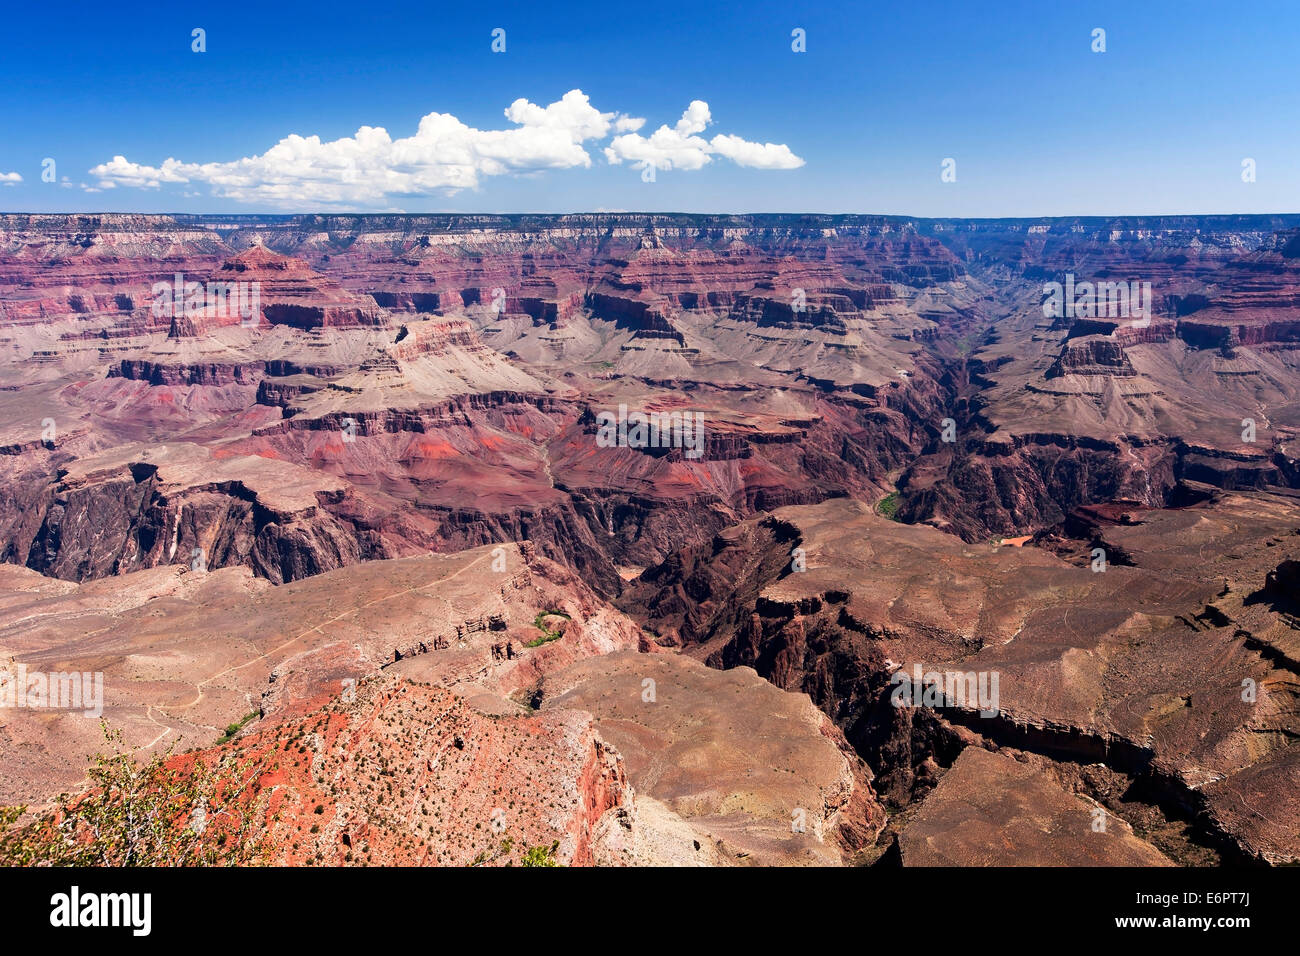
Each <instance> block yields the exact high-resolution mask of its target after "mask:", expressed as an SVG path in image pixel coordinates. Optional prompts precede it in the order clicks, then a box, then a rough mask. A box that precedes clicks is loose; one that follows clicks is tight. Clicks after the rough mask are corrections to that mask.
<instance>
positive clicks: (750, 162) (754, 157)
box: [709, 134, 803, 169]
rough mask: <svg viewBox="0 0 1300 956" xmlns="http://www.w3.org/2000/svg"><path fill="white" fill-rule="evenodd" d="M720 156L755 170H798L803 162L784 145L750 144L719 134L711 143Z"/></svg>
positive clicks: (737, 137)
mask: <svg viewBox="0 0 1300 956" xmlns="http://www.w3.org/2000/svg"><path fill="white" fill-rule="evenodd" d="M709 145H710V146H712V147H713V151H714V152H715V153H717V154H718V155H719V156H725V157H727V159H729V160H731V161H732V162H733V163H736V164H737V165H739V166H753V167H754V168H755V169H798V168H799V167H800V166H802V165H803V160H802V159H800V158H799V157H798V156H796V155H795V154H794V153H792V152H790V147H789V146H786V145H785V144H784V143H779V144H778V143H750V142H747V141H746V140H743V139H741V138H740V137H739V136H729V135H726V134H719V135H717V136H715V137H713V139H712V141H711V142H710V143H709Z"/></svg>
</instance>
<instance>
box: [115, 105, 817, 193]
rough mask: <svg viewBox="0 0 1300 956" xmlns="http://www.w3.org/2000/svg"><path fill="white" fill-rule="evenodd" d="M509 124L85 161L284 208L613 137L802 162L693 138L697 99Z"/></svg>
mask: <svg viewBox="0 0 1300 956" xmlns="http://www.w3.org/2000/svg"><path fill="white" fill-rule="evenodd" d="M504 114H505V118H506V119H507V120H508V121H510V122H511V123H513V124H514V127H513V128H508V129H499V130H481V129H476V128H474V127H472V126H467V125H465V124H464V123H462V122H461V121H460V120H458V119H457V118H456V117H454V116H451V115H450V114H447V113H429V114H428V115H427V116H425V117H424V118H422V119H421V120H420V123H419V126H418V127H417V129H416V132H415V134H414V135H412V136H409V137H406V138H404V139H396V140H395V139H393V138H392V137H390V136H389V134H388V131H387V130H385V129H382V128H380V127H374V126H363V127H361V128H360V129H359V130H357V132H356V133H355V134H354V135H353V136H348V137H344V138H342V139H337V140H333V141H331V142H322V141H321V139H320V137H319V136H300V135H298V134H296V133H295V134H290V135H289V136H286V137H285V138H284V139H282V140H280V142H278V143H276V144H275V145H274V146H272V147H271V148H270V149H268V150H267V151H266V152H264V153H262V154H261V155H257V156H250V157H245V158H243V159H237V160H233V161H231V162H212V163H188V162H182V161H180V160H178V159H175V158H168V159H167V160H165V161H164V162H163V163H162V165H160V166H148V165H144V164H141V163H135V162H132V161H130V160H128V159H127V158H126V157H124V156H114V157H113V159H112V160H111V161H109V162H107V163H102V164H100V165H99V166H96V167H94V168H93V169H91V170H90V173H91V175H92V176H95V177H97V178H98V180H99V182H98V183H97V185H98V187H99V188H100V189H110V188H113V187H114V186H118V185H121V186H129V187H135V188H139V189H158V188H160V187H161V186H162V185H163V184H170V183H187V184H196V183H204V184H207V185H208V186H209V187H210V189H211V191H212V193H213V195H216V196H219V197H221V198H226V199H234V200H239V201H244V202H253V203H266V204H270V205H274V206H279V207H283V208H311V207H319V206H322V205H334V204H342V205H351V206H377V205H386V204H387V200H388V199H389V198H390V197H394V196H413V195H425V194H428V193H430V192H433V191H435V190H442V191H446V192H448V193H454V192H455V191H457V190H460V189H473V188H476V187H477V186H478V185H479V182H480V180H481V179H482V178H483V177H488V176H501V175H508V174H527V173H535V172H540V171H543V170H548V169H572V168H577V167H581V168H586V167H590V166H591V155H590V154H589V153H588V152H587V149H586V148H585V146H584V144H585V143H587V142H588V141H590V140H601V139H604V138H605V137H607V136H609V135H610V134H611V133H615V134H617V135H615V136H614V138H613V140H611V142H610V145H609V146H608V147H607V148H606V149H605V157H606V159H607V160H608V161H609V162H611V163H615V164H617V163H621V162H623V161H625V160H626V161H630V162H632V163H634V164H636V165H637V166H642V165H655V166H657V167H658V168H660V169H699V168H701V167H702V166H704V165H705V164H707V163H708V162H710V159H711V156H712V155H714V154H716V155H720V156H725V157H727V158H729V159H731V160H732V161H733V162H736V163H739V164H740V165H747V166H756V167H758V168H762V169H791V168H794V167H795V166H801V165H803V160H801V159H799V158H798V157H797V156H795V155H794V154H793V153H791V152H790V150H789V149H788V148H787V147H786V146H777V145H774V144H771V143H766V144H759V143H749V142H746V141H745V140H743V139H740V138H739V137H736V136H715V137H714V138H713V141H712V142H709V141H706V140H704V139H702V138H700V137H699V136H697V135H695V134H697V133H700V132H702V131H703V130H704V129H705V127H706V126H708V125H709V124H710V123H711V117H710V115H709V107H708V104H707V103H704V102H703V101H701V100H695V101H693V102H692V103H691V105H690V106H689V107H688V108H687V110H686V112H684V113H683V114H682V118H681V119H680V120H679V121H678V122H677V124H676V126H675V127H673V128H672V129H669V128H668V127H667V126H662V127H660V128H659V129H658V130H656V131H655V132H654V133H653V134H652V135H651V136H650V137H648V138H646V137H643V136H641V135H640V134H639V133H637V130H639V129H641V127H642V126H643V125H645V120H644V119H639V118H636V117H632V116H625V115H623V114H618V113H602V112H600V111H599V110H597V109H596V108H595V107H594V106H592V105H591V102H590V100H589V99H588V97H587V95H586V94H585V93H583V92H582V91H581V90H570V91H569V92H568V93H566V94H564V96H563V97H561V98H560V99H559V100H557V101H556V102H554V103H551V104H550V105H549V106H545V107H542V106H538V105H537V104H535V103H530V102H529V101H528V100H526V99H522V98H521V99H517V100H515V101H514V102H513V103H511V104H510V105H509V106H508V107H506V109H505V111H504Z"/></svg>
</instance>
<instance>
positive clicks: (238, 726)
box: [216, 711, 258, 747]
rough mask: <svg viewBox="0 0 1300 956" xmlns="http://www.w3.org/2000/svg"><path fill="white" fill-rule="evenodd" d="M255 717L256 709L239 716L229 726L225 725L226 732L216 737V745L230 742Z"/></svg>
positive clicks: (256, 715)
mask: <svg viewBox="0 0 1300 956" xmlns="http://www.w3.org/2000/svg"><path fill="white" fill-rule="evenodd" d="M257 717H258V713H257V711H253V712H252V713H248V714H245V715H244V716H243V717H241V718H240V719H239V722H238V723H234V724H230V725H229V726H227V727H226V732H225V733H224V734H222V735H221V736H220V737H219V738H217V744H216V745H217V746H218V747H220V746H221V745H222V744H228V743H230V741H232V740H234V739H235V735H236V734H238V733H239V732H240V731H241V730H243V729H244V728H245V727H247V726H248V724H249V723H250V722H251V721H254V720H256V719H257Z"/></svg>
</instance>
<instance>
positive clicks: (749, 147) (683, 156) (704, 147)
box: [605, 100, 804, 170]
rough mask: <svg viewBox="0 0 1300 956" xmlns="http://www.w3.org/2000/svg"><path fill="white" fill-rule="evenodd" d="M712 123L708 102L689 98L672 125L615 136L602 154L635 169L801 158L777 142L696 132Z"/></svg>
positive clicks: (785, 162)
mask: <svg viewBox="0 0 1300 956" xmlns="http://www.w3.org/2000/svg"><path fill="white" fill-rule="evenodd" d="M712 123H713V117H712V116H711V115H710V113H709V104H708V103H705V102H704V101H703V100H692V101H691V105H690V106H688V107H687V108H686V111H685V112H684V113H682V118H681V119H679V120H678V121H677V124H676V125H675V126H673V127H671V128H670V127H668V126H660V127H659V128H658V129H657V130H655V131H654V132H653V133H651V134H650V135H649V136H648V137H647V136H641V135H640V134H638V133H635V132H632V133H625V134H623V135H622V136H615V137H614V139H613V140H611V141H610V144H609V145H608V146H606V147H605V158H606V159H607V160H609V162H611V163H615V164H617V163H621V162H624V161H627V162H630V163H632V165H633V166H635V167H636V168H638V169H644V168H645V167H647V166H653V167H655V168H656V169H678V170H692V169H700V168H701V167H703V166H705V165H707V164H708V163H710V162H712V161H713V157H714V156H715V155H716V156H723V157H726V158H727V159H729V160H731V161H732V162H733V163H735V164H736V165H738V166H753V167H755V168H757V169H797V168H798V167H800V166H802V165H803V164H804V161H803V160H802V159H800V158H799V157H798V156H796V155H795V154H794V153H792V152H791V151H790V147H788V146H786V145H784V144H777V143H751V142H749V141H748V140H744V139H741V138H740V137H739V136H732V135H727V134H719V135H717V136H714V137H713V139H712V140H706V139H704V138H703V137H701V136H697V135H695V134H697V133H703V132H704V130H705V129H706V128H707V127H708V126H710V125H711V124H712Z"/></svg>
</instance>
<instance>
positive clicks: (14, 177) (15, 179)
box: [0, 173, 23, 186]
mask: <svg viewBox="0 0 1300 956" xmlns="http://www.w3.org/2000/svg"><path fill="white" fill-rule="evenodd" d="M22 181H23V177H22V175H21V174H19V173H0V185H4V186H17V185H18V184H19V183H20V182H22Z"/></svg>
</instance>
